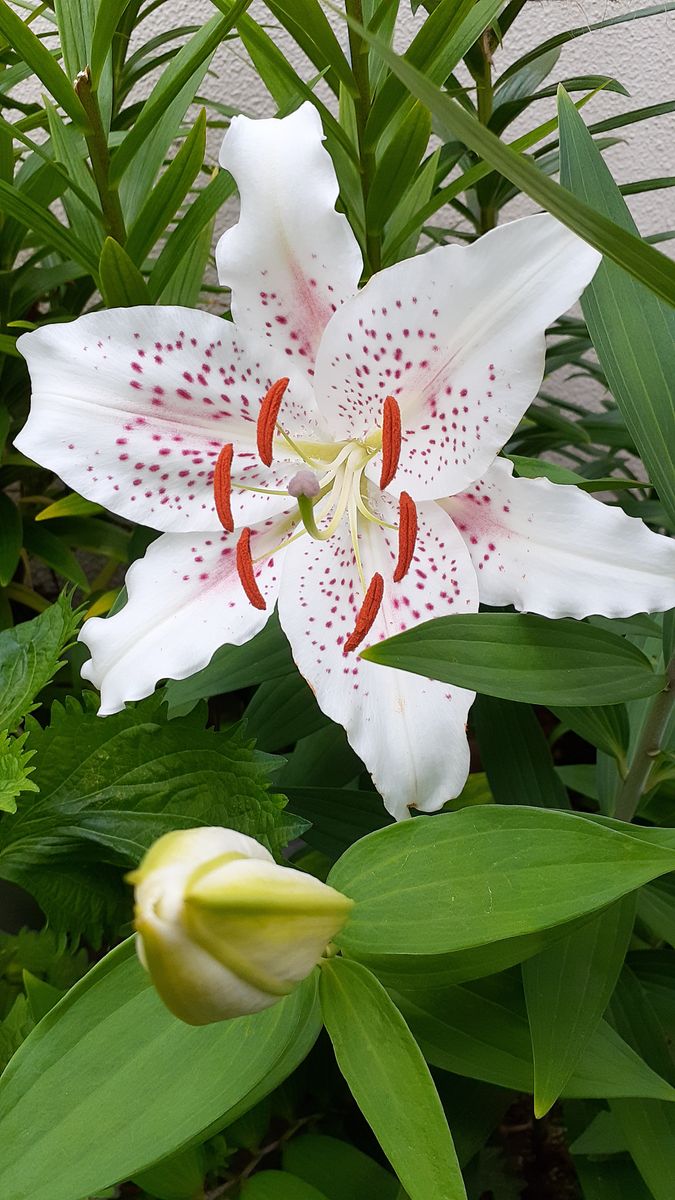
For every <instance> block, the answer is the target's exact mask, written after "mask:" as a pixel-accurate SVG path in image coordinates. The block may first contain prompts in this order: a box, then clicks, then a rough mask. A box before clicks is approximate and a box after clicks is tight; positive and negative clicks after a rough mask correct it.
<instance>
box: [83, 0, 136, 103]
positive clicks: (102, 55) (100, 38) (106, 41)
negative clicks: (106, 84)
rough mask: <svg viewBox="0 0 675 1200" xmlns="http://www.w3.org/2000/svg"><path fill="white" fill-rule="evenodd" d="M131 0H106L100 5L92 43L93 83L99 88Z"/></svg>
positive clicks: (91, 65) (91, 64)
mask: <svg viewBox="0 0 675 1200" xmlns="http://www.w3.org/2000/svg"><path fill="white" fill-rule="evenodd" d="M128 4H129V0H104V3H103V4H101V5H99V10H98V14H97V16H96V24H95V26H94V36H93V38H92V42H91V62H90V64H89V65H90V67H91V81H92V84H93V85H94V88H97V87H98V85H99V82H100V79H101V75H102V72H103V67H104V66H105V60H106V58H107V57H108V53H109V51H110V47H111V45H112V40H113V35H114V33H115V30H116V29H117V26H118V24H119V22H120V19H121V17H122V15H123V13H124V10H125V9H126V8H127V6H128Z"/></svg>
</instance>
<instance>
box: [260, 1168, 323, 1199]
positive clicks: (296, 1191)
mask: <svg viewBox="0 0 675 1200" xmlns="http://www.w3.org/2000/svg"><path fill="white" fill-rule="evenodd" d="M240 1194H241V1198H242V1200H326V1196H325V1193H324V1192H320V1191H319V1190H318V1189H317V1188H315V1187H312V1185H311V1184H310V1183H305V1182H304V1180H302V1179H298V1177H297V1176H296V1175H290V1174H288V1173H287V1172H286V1171H258V1172H256V1174H255V1175H253V1176H252V1177H251V1179H247V1180H246V1182H245V1183H244V1186H243V1188H242V1189H241V1193H240Z"/></svg>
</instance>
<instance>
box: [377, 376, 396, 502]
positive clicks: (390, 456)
mask: <svg viewBox="0 0 675 1200" xmlns="http://www.w3.org/2000/svg"><path fill="white" fill-rule="evenodd" d="M400 456H401V410H400V408H399V406H398V403H397V401H396V400H394V397H393V396H387V397H386V399H385V402H384V406H383V409H382V470H381V472H380V487H381V488H386V487H388V486H389V484H390V483H391V481H392V479H393V478H394V475H395V474H396V471H397V468H398V460H399V458H400Z"/></svg>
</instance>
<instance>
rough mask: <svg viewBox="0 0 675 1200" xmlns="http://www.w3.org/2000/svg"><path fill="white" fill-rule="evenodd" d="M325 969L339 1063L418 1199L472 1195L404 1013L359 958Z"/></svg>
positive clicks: (325, 1007) (327, 1011)
mask: <svg viewBox="0 0 675 1200" xmlns="http://www.w3.org/2000/svg"><path fill="white" fill-rule="evenodd" d="M321 967H322V970H321V983H320V993H321V1009H322V1013H323V1019H324V1021H325V1023H326V1028H327V1030H328V1034H329V1036H330V1039H331V1041H332V1043H333V1049H334V1050H335V1057H336V1059H337V1063H338V1066H339V1068H340V1070H341V1072H342V1074H343V1075H344V1077H345V1079H346V1081H347V1083H348V1085H349V1088H350V1091H351V1092H352V1094H353V1096H354V1099H355V1100H356V1103H357V1104H358V1106H359V1108H360V1109H361V1112H362V1113H363V1115H364V1117H365V1118H366V1120H367V1121H368V1124H369V1125H370V1127H371V1129H372V1130H373V1133H374V1134H375V1136H376V1138H377V1140H378V1141H379V1143H380V1145H381V1147H382V1149H383V1150H384V1153H385V1154H386V1156H387V1158H388V1159H389V1161H390V1162H391V1164H392V1166H393V1168H394V1170H395V1171H396V1174H397V1175H398V1177H399V1179H400V1181H401V1183H402V1185H403V1187H404V1188H405V1190H406V1192H407V1193H408V1195H409V1197H410V1200H429V1198H430V1197H431V1196H433V1197H434V1200H466V1191H465V1189H464V1183H463V1181H462V1175H461V1172H460V1169H459V1163H458V1162H457V1155H456V1154H455V1148H454V1146H453V1144H452V1137H451V1135H450V1130H449V1129H448V1126H447V1122H446V1120H445V1115H444V1113H443V1109H442V1106H441V1102H440V1100H439V1098H438V1093H437V1091H436V1088H435V1085H434V1082H433V1079H432V1078H431V1075H430V1074H429V1069H428V1067H427V1065H426V1063H425V1062H424V1058H423V1057H422V1054H421V1052H420V1049H419V1047H418V1046H417V1044H416V1043H415V1040H414V1038H413V1036H412V1034H411V1033H410V1030H409V1029H408V1027H407V1025H406V1023H405V1021H404V1020H403V1017H402V1016H401V1014H400V1013H399V1011H398V1009H397V1008H396V1007H395V1005H394V1004H393V1002H392V1001H391V1000H390V999H389V996H388V995H387V993H386V991H385V990H384V988H383V987H382V985H381V984H380V983H378V981H377V980H376V979H375V977H374V976H373V975H371V974H370V972H369V971H368V970H366V968H365V967H363V966H361V965H360V964H359V963H356V962H350V961H349V960H348V959H340V958H334V959H328V960H323V961H322V964H321ZM383 1047H386V1053H382V1050H383Z"/></svg>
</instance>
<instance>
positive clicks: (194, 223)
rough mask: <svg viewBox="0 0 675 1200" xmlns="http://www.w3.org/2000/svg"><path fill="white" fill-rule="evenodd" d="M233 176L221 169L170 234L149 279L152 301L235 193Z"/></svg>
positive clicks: (158, 295) (159, 294)
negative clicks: (203, 231) (205, 228)
mask: <svg viewBox="0 0 675 1200" xmlns="http://www.w3.org/2000/svg"><path fill="white" fill-rule="evenodd" d="M234 191H235V184H234V179H233V178H232V176H231V175H230V173H229V172H228V171H219V172H218V174H217V175H214V177H213V179H211V180H210V182H209V183H207V185H206V187H205V188H204V189H203V190H202V191H201V192H200V194H199V196H198V197H197V199H196V200H195V201H194V203H193V204H191V205H190V207H189V209H188V211H187V212H186V214H185V216H184V217H183V218H182V220H180V221H179V222H178V224H177V225H176V228H175V229H174V230H173V232H172V233H171V234H170V235H169V237H168V238H167V240H166V242H165V244H164V246H163V248H162V250H161V252H160V254H159V257H158V258H157V261H156V262H155V265H154V267H153V269H152V271H151V274H150V278H149V279H148V287H149V289H150V295H151V296H152V299H153V301H155V302H156V301H157V300H158V298H159V297H160V296H161V294H162V292H163V291H164V289H165V287H166V285H167V284H168V282H169V280H170V279H171V278H172V276H173V274H174V272H175V271H176V270H177V269H178V266H179V265H180V263H181V262H182V260H183V259H184V257H185V255H186V254H187V253H188V251H189V250H190V247H191V246H192V245H193V243H194V241H195V240H196V238H198V237H199V235H200V233H201V232H202V230H203V229H204V227H205V226H206V225H208V224H209V222H210V221H211V220H212V218H213V217H214V216H215V215H216V213H217V212H218V209H219V208H221V207H222V205H223V204H224V203H225V201H226V200H228V199H229V197H230V196H232V195H234Z"/></svg>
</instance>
